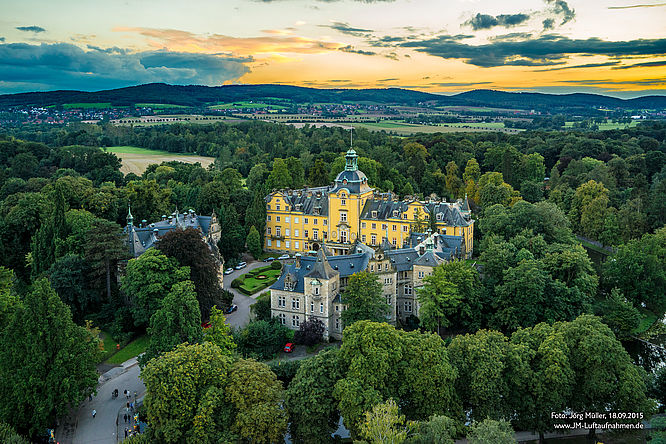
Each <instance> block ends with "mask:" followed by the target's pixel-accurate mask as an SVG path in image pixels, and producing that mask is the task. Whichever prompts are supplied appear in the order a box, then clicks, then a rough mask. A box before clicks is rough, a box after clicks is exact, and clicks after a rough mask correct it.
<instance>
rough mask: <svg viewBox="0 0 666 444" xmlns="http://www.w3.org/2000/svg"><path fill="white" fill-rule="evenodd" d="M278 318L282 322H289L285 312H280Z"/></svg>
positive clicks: (283, 323)
mask: <svg viewBox="0 0 666 444" xmlns="http://www.w3.org/2000/svg"><path fill="white" fill-rule="evenodd" d="M278 318H280V324H282V325H285V324H286V323H287V315H286V314H284V313H280V314H279V315H278Z"/></svg>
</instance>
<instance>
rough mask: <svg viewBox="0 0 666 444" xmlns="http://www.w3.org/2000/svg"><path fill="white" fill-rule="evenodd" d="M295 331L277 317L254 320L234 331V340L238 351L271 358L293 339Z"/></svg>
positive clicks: (255, 356) (252, 355)
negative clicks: (267, 319) (281, 322)
mask: <svg viewBox="0 0 666 444" xmlns="http://www.w3.org/2000/svg"><path fill="white" fill-rule="evenodd" d="M292 338H293V331H292V330H290V329H289V328H287V327H285V326H284V325H282V324H280V321H279V320H277V319H271V320H270V321H252V322H250V323H249V324H247V326H245V327H244V328H242V329H240V330H236V331H235V332H234V342H235V343H236V344H237V345H238V351H239V352H240V353H241V354H242V355H243V356H244V357H248V358H256V359H260V360H265V359H271V358H273V357H274V356H276V355H277V354H278V353H279V352H280V351H281V350H282V348H283V347H284V344H286V343H287V342H289V341H291V339H292Z"/></svg>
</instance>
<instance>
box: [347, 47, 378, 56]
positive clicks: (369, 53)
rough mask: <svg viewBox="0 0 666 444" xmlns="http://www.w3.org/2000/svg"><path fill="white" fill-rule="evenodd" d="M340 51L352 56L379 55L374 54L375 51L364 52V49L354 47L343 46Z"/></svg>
mask: <svg viewBox="0 0 666 444" xmlns="http://www.w3.org/2000/svg"><path fill="white" fill-rule="evenodd" d="M338 50H339V51H342V52H350V53H352V54H361V55H377V53H376V52H373V51H364V50H362V49H354V47H353V46H352V45H347V46H343V47H342V48H338Z"/></svg>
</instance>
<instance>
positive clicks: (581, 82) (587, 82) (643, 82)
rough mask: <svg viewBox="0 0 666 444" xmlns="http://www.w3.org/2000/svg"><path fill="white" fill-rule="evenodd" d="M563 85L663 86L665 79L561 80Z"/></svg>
mask: <svg viewBox="0 0 666 444" xmlns="http://www.w3.org/2000/svg"><path fill="white" fill-rule="evenodd" d="M560 82H562V83H573V84H577V85H663V84H664V79H663V78H660V79H641V80H621V81H618V80H612V79H600V80H561V81H560Z"/></svg>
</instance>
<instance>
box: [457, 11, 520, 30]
mask: <svg viewBox="0 0 666 444" xmlns="http://www.w3.org/2000/svg"><path fill="white" fill-rule="evenodd" d="M529 18H530V16H529V15H528V14H522V13H521V14H500V15H497V16H492V15H487V14H476V15H475V16H474V17H472V18H471V19H469V20H467V21H466V22H464V23H463V25H467V26H471V27H472V29H473V30H475V31H478V30H479V29H490V28H493V27H495V26H503V27H505V28H509V27H511V26H518V25H520V24H522V23H524V22H526V21H527V20H529Z"/></svg>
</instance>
